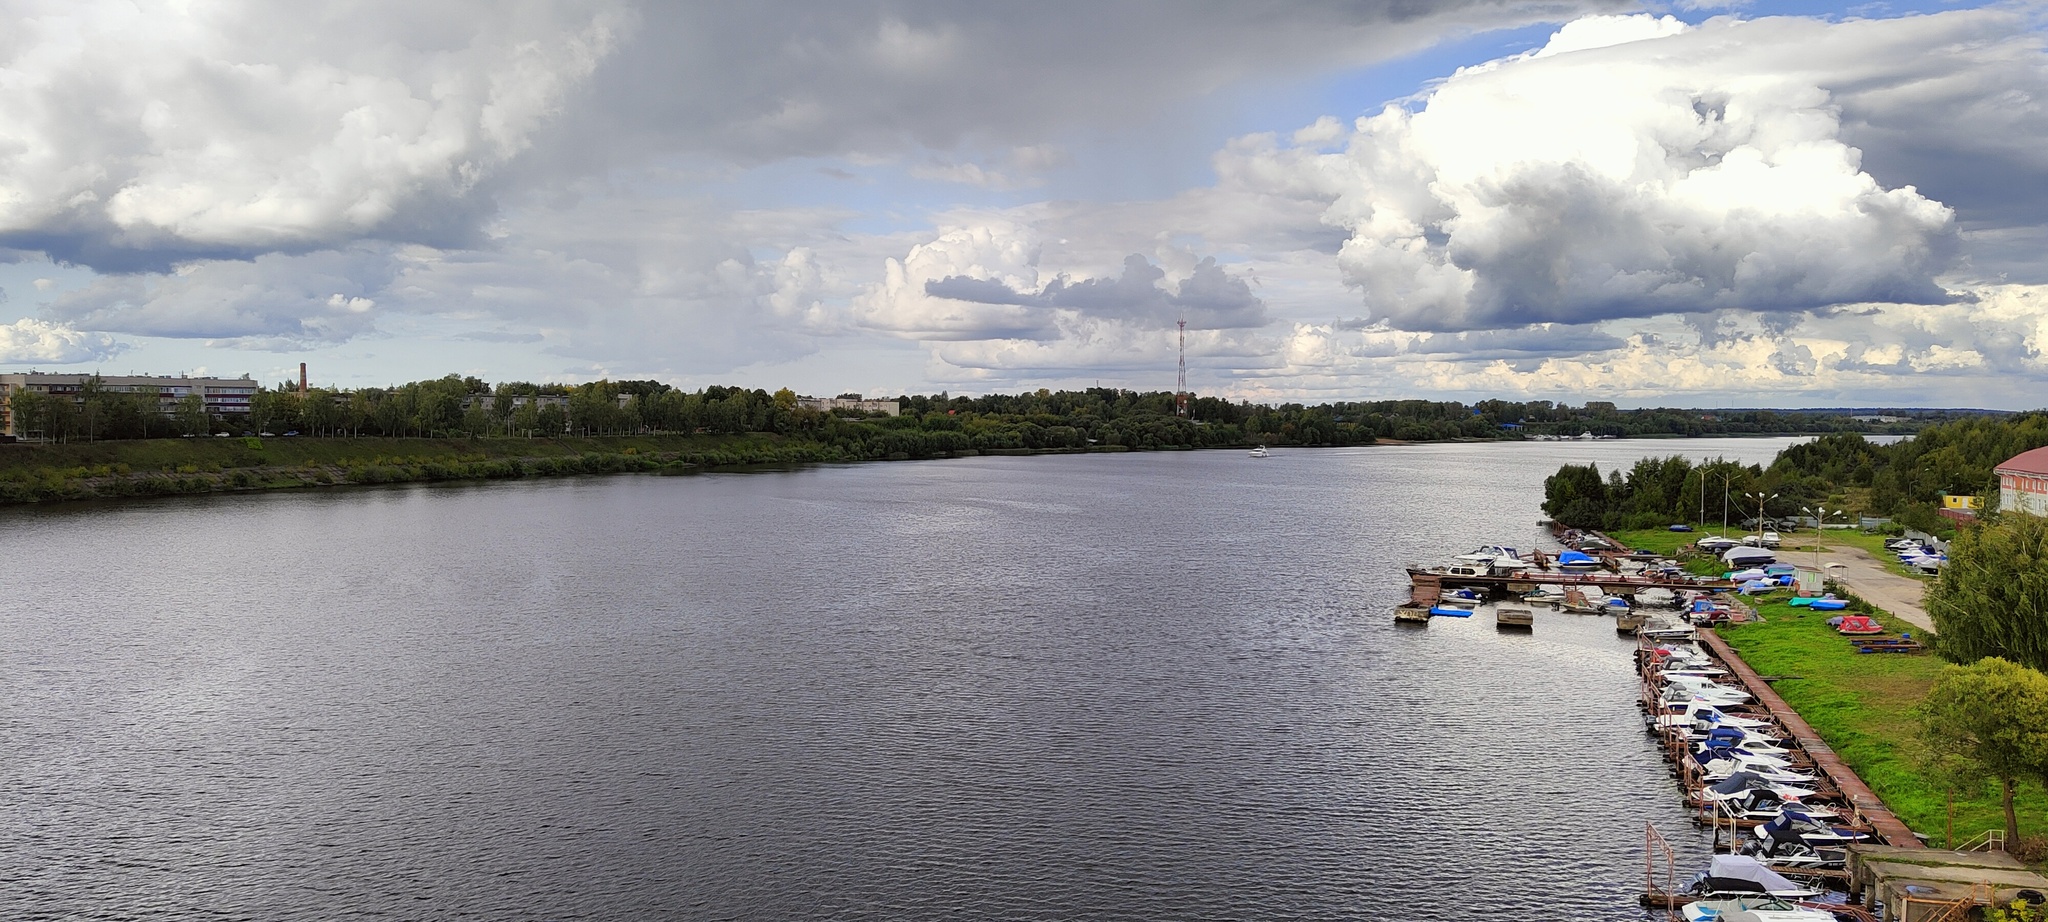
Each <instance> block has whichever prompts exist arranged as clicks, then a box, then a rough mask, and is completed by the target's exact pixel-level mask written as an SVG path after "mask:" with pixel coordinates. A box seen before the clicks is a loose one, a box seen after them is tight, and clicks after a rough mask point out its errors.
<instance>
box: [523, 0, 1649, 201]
mask: <svg viewBox="0 0 2048 922" xmlns="http://www.w3.org/2000/svg"><path fill="white" fill-rule="evenodd" d="M1621 6H1622V4H1620V3H1611V2H1604V0H1589V2H1571V0H1559V2H1544V0H1533V2H1532V0H1508V2H1498V0H1448V2H1440V3H1430V4H1416V3H1412V2H1408V0H1364V2H1339V0H1312V2H1297V3H1269V2H1249V3H1234V4H1207V5H1189V4H1184V3H1176V2H1172V0H1129V2H1122V3H1115V4H1101V3H1082V2H1072V0H1060V2H1053V3H1048V4H1035V5H1030V6H1016V5H1008V4H962V3H956V2H949V0H815V2H796V3H782V4H775V5H759V4H744V3H696V4H649V5H647V6H646V7H645V8H644V9H642V10H640V19H641V25H640V27H639V29H638V30H637V32H636V35H638V36H639V37H640V38H639V40H637V41H634V42H631V43H628V44H626V45H624V46H623V47H622V48H621V49H620V51H619V53H618V55H617V57H616V59H615V60H613V61H610V62H608V63H607V66H605V67H604V68H602V69H600V71H599V72H598V73H597V74H596V75H595V76H594V77H593V85H592V87H591V90H590V92H589V94H588V98H589V99H590V100H591V104H590V105H588V106H582V107H578V108H577V109H576V110H575V111H573V112H571V113H569V115H568V118H566V119H565V120H564V121H563V122H562V123H561V124H560V125H558V126H556V127H554V128H551V129H550V130H549V131H548V132H547V140H546V141H545V142H543V143H544V144H545V145H546V146H548V147H549V149H550V152H549V156H551V157H553V156H559V157H562V158H566V159H571V160H577V161H585V160H591V159H598V158H602V159H603V160H605V161H606V162H614V163H616V162H618V160H617V158H618V157H621V156H636V155H640V154H643V153H645V152H648V151H664V152H675V151H688V152H691V153H701V154H704V155H706V156H710V157H714V158H717V159H721V160H726V161H730V162H741V163H764V162H772V161H775V160H779V159H783V158H790V157H812V156H846V155H850V154H851V155H862V156H870V157H884V158H887V157H895V156H900V155H904V154H915V153H919V152H922V151H954V150H960V149H965V148H975V149H984V148H985V149H989V150H1002V149H1008V148H1013V147H1019V146H1022V147H1030V146H1033V145H1042V144H1045V143H1047V141H1048V139H1053V138H1058V137H1060V136H1061V135H1063V134H1065V133H1067V132H1071V131H1074V130H1077V129H1081V130H1087V129H1117V130H1121V129H1126V128H1129V127H1132V126H1137V125H1143V124H1145V123H1147V122H1149V121H1151V120H1153V119H1156V118H1158V116H1159V114H1160V112H1161V111H1162V110H1163V109H1166V108H1167V107H1170V106H1173V105H1175V104H1177V103H1180V102H1183V101H1186V100H1190V99H1195V98H1199V97H1201V96H1203V95H1205V94H1208V93H1212V92H1215V91H1217V90H1219V89H1221V88H1224V87H1227V86H1230V85H1232V84H1234V83H1236V82H1237V81H1240V80H1243V79H1245V78H1259V79H1266V78H1272V77H1275V76H1278V75H1306V74H1309V73H1313V72H1318V71H1322V70H1325V69H1329V68H1341V67H1347V66H1359V65H1364V64H1368V63H1372V62H1375V61H1380V60H1386V59H1388V58H1391V57H1393V56H1396V55H1398V54H1401V53H1404V52H1408V51H1413V50H1417V49H1420V48H1423V47H1426V46H1428V45H1429V44H1431V43H1433V42H1435V41H1437V40H1439V39H1440V38H1442V37H1443V36H1446V35H1453V34H1469V33H1471V32H1480V31H1486V30H1491V29H1498V28H1506V27H1512V26H1520V25H1527V24H1529V23H1532V22H1538V21H1555V20H1556V19H1559V18H1569V17H1570V16H1571V15H1572V14H1574V13H1576V12H1582V11H1593V10H1600V9H1614V8H1619V7H1621ZM590 137H604V138H607V139H610V140H611V141H612V144H611V145H609V146H608V147H607V148H606V149H603V150H584V149H579V148H580V147H583V146H585V145H583V141H584V139H587V138H590ZM1028 159H1029V158H1028V156H1027V157H1024V158H1020V160H1028Z"/></svg>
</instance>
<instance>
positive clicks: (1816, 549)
mask: <svg viewBox="0 0 2048 922" xmlns="http://www.w3.org/2000/svg"><path fill="white" fill-rule="evenodd" d="M1799 511H1800V512H1804V513H1806V514H1807V515H1810V516H1813V521H1814V525H1813V568H1814V569H1815V570H1819V571H1820V572H1821V575H1822V576H1826V575H1827V570H1826V569H1824V568H1822V567H1821V565H1820V539H1821V536H1822V535H1823V533H1825V532H1826V531H1827V527H1828V510H1827V507H1825V506H1815V507H1813V508H1812V509H1808V508H1806V507H1805V506H1801V507H1799ZM1835 511H1836V512H1840V511H1842V510H1840V509H1837V510H1835Z"/></svg>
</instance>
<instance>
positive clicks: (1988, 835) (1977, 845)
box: [1954, 829, 2005, 852]
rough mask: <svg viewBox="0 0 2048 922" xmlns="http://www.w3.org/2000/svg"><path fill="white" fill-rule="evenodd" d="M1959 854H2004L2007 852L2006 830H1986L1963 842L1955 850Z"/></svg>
mask: <svg viewBox="0 0 2048 922" xmlns="http://www.w3.org/2000/svg"><path fill="white" fill-rule="evenodd" d="M1954 850H1955V851H1959V852H2002V851H2005V830H2003V829H1986V830H1984V831H1983V832H1981V833H1978V834H1977V835H1974V836H1971V837H1970V838H1968V839H1965V840H1963V844H1961V845H1958V846H1956V847H1955V849H1954Z"/></svg>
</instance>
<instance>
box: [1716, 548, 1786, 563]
mask: <svg viewBox="0 0 2048 922" xmlns="http://www.w3.org/2000/svg"><path fill="white" fill-rule="evenodd" d="M1721 559H1722V560H1723V561H1725V562H1727V563H1728V564H1729V565H1731V566H1737V567H1761V566H1763V565H1765V564H1773V563H1777V562H1778V554H1777V552H1776V551H1773V550H1770V549H1769V548H1761V547H1749V546H1746V545H1745V546H1743V547H1731V548H1729V549H1728V550H1726V551H1723V552H1722V553H1721Z"/></svg>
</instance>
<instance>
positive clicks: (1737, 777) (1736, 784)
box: [1708, 772, 1767, 796]
mask: <svg viewBox="0 0 2048 922" xmlns="http://www.w3.org/2000/svg"><path fill="white" fill-rule="evenodd" d="M1766 786H1767V785H1766V784H1765V783H1764V779H1762V778H1759V777H1757V776H1756V773H1755V772H1736V773H1735V774H1732V775H1729V776H1728V777H1726V778H1723V779H1721V782H1720V783H1719V784H1716V785H1714V786H1713V787H1711V788H1708V790H1710V791H1713V792H1714V793H1716V794H1721V795H1724V796H1725V795H1730V794H1740V793H1742V792H1743V791H1747V790H1749V789H1750V788H1752V787H1758V788H1761V787H1766Z"/></svg>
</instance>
